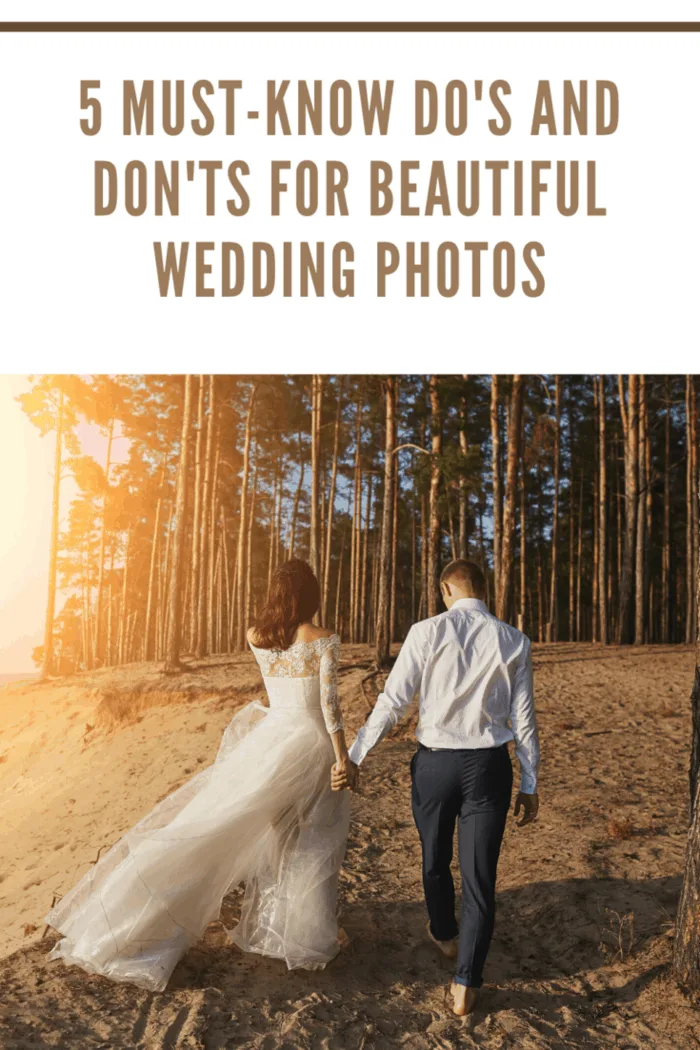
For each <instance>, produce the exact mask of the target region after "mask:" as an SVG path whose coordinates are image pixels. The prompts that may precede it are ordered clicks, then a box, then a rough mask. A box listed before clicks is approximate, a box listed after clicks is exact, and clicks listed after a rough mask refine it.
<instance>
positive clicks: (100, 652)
mask: <svg viewBox="0 0 700 1050" xmlns="http://www.w3.org/2000/svg"><path fill="white" fill-rule="evenodd" d="M113 439H114V419H113V418H112V419H110V421H109V428H108V430H107V461H106V463H105V492H104V495H103V497H102V515H101V517H102V521H101V523H100V551H99V555H98V566H97V595H96V597H95V637H94V642H93V648H94V651H95V657H96V659H97V663H98V665H101V664H103V663H104V659H103V657H104V645H103V633H104V632H103V630H102V594H103V591H104V575H105V541H106V538H107V494H108V492H109V469H110V466H111V463H112V441H113Z"/></svg>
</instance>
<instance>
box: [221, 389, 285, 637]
mask: <svg viewBox="0 0 700 1050" xmlns="http://www.w3.org/2000/svg"><path fill="white" fill-rule="evenodd" d="M257 389H258V387H257V383H252V384H251V387H250V394H249V395H248V414H247V416H246V422H245V438H244V444H243V477H242V478H241V502H240V512H239V517H238V552H237V555H236V566H237V568H236V572H237V586H236V590H237V594H236V650H237V651H238V652H242V651H243V650H244V649H245V643H246V631H247V629H248V624H247V622H246V600H245V591H246V581H247V579H248V574H247V559H246V553H247V550H248V476H249V473H250V444H251V437H252V433H253V413H254V411H255V395H256V393H257ZM297 495H298V493H297ZM295 511H296V505H295Z"/></svg>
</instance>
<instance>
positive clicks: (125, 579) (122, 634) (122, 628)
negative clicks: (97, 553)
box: [119, 529, 131, 664]
mask: <svg viewBox="0 0 700 1050" xmlns="http://www.w3.org/2000/svg"><path fill="white" fill-rule="evenodd" d="M130 548H131V529H128V530H127V533H126V544H125V547H124V569H123V570H122V597H121V603H120V609H119V663H120V664H123V663H124V661H125V660H126V628H127V613H126V609H127V603H126V598H127V594H128V587H129V551H130Z"/></svg>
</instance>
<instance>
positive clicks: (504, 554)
mask: <svg viewBox="0 0 700 1050" xmlns="http://www.w3.org/2000/svg"><path fill="white" fill-rule="evenodd" d="M522 414H523V377H522V376H520V375H514V376H513V389H512V392H511V395H510V411H509V413H508V460H507V465H506V503H505V508H504V512H503V526H502V534H501V541H500V545H499V570H498V577H497V578H498V589H497V591H496V616H497V617H498V619H499V620H505V619H506V618H507V616H508V607H509V603H510V591H511V586H512V580H513V539H514V531H515V495H516V491H517V483H518V458H519V455H520V429H521V420H522Z"/></svg>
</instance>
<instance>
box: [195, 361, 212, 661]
mask: <svg viewBox="0 0 700 1050" xmlns="http://www.w3.org/2000/svg"><path fill="white" fill-rule="evenodd" d="M215 408H216V388H215V382H214V376H213V375H210V376H209V418H208V420H207V447H206V452H205V456H204V487H203V489H202V502H201V508H200V523H199V524H200V546H199V582H198V586H197V642H196V646H195V652H196V654H197V656H198V657H199V658H200V659H201V657H202V656H204V654H205V652H206V647H207V588H206V580H207V579H208V576H209V560H210V557H211V552H210V550H209V520H208V519H209V509H210V507H209V505H210V502H211V487H212V473H213V471H212V467H213V463H212V458H213V450H214V412H215Z"/></svg>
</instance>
